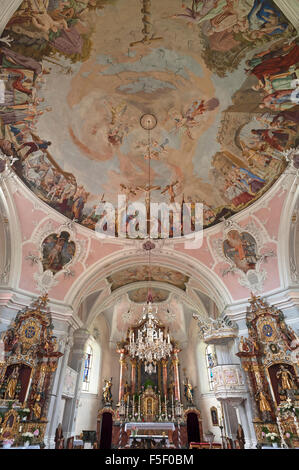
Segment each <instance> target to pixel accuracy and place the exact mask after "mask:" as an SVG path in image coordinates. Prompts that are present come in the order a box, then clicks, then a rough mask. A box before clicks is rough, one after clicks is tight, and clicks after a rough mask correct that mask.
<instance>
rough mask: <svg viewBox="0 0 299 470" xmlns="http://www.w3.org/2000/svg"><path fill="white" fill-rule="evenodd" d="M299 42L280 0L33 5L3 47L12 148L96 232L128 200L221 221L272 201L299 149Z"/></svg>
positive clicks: (2, 87)
mask: <svg viewBox="0 0 299 470" xmlns="http://www.w3.org/2000/svg"><path fill="white" fill-rule="evenodd" d="M295 36H296V34H295V30H294V28H293V26H292V25H291V24H290V23H289V22H288V20H286V18H285V17H284V16H283V14H282V12H280V10H279V9H278V7H277V6H276V5H275V3H274V2H272V1H270V0H267V1H263V0H239V1H230V0H218V1H217V0H206V1H205V0H203V1H199V0H198V1H192V2H191V1H190V2H187V1H186V2H181V1H180V0H164V1H163V2H158V1H155V0H143V2H140V1H137V0H128V1H126V2H124V1H121V0H82V1H76V0H65V1H64V0H26V1H24V2H23V3H22V5H21V6H20V8H19V10H18V11H17V12H16V13H15V15H14V16H13V18H12V19H11V20H10V22H9V23H8V24H7V26H6V28H5V30H4V33H3V35H2V38H1V42H0V49H1V56H0V64H1V77H0V98H1V103H0V120H1V140H0V149H1V150H2V154H3V155H5V156H6V157H13V158H14V160H15V161H14V170H15V172H16V173H17V175H18V176H19V177H20V178H21V179H22V180H23V181H24V182H25V184H26V185H27V186H28V187H29V188H30V189H31V190H32V191H33V192H34V193H35V194H36V195H37V196H38V197H40V198H41V199H42V200H43V201H44V202H46V203H47V204H49V205H50V206H51V207H53V208H54V209H56V210H58V211H59V212H61V213H62V214H64V215H65V216H67V217H68V218H70V219H72V220H74V221H75V222H78V223H80V224H82V225H83V226H85V227H88V228H90V229H93V230H94V229H95V228H96V226H97V224H98V223H99V221H100V219H101V217H103V214H100V213H99V212H98V204H99V202H104V201H108V202H110V203H112V204H114V205H116V206H117V197H118V195H119V194H123V195H126V197H127V202H128V204H129V203H130V202H133V201H144V200H147V198H148V197H149V195H150V198H151V201H153V202H161V201H165V202H176V203H178V204H182V203H183V202H189V203H196V202H200V203H202V204H203V210H204V213H203V219H204V220H203V221H204V226H205V227H208V226H210V225H213V224H216V223H217V222H219V221H221V220H222V219H223V217H225V218H226V217H229V216H230V215H232V214H234V213H237V212H238V211H240V210H242V209H244V208H245V207H247V206H248V205H250V204H251V203H252V202H254V201H255V200H256V199H258V198H259V197H260V196H262V194H264V193H265V191H267V189H269V188H270V187H271V186H272V184H273V183H274V182H275V181H276V180H277V178H278V177H279V176H280V174H281V173H282V172H283V171H284V170H285V168H286V165H287V162H286V158H285V151H286V150H287V149H289V148H292V147H294V146H296V145H297V144H298V121H299V107H298V103H299V91H298V90H299V81H298V77H299V75H298V65H299V45H298V44H297V42H296V39H295ZM217 38H218V39H217ZM220 39H221V40H220ZM217 44H218V46H219V45H220V44H221V47H222V49H221V50H217V47H216V46H217ZM221 57H222V59H220V58H221ZM224 57H225V58H228V57H230V59H229V65H228V63H226V62H225V60H226V59H225V60H224ZM220 63H221V64H222V65H221V67H220V65H219V64H220ZM145 113H151V114H154V115H155V116H156V118H157V121H158V124H157V126H156V127H155V128H154V129H153V130H152V132H151V135H150V141H149V136H148V133H147V131H146V130H144V129H143V128H142V127H141V125H140V117H141V116H142V115H143V114H145ZM149 159H150V165H151V185H150V186H149V185H148V165H149ZM131 217H132V216H131Z"/></svg>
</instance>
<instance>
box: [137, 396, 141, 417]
mask: <svg viewBox="0 0 299 470" xmlns="http://www.w3.org/2000/svg"><path fill="white" fill-rule="evenodd" d="M137 419H138V421H140V420H141V417H140V395H139V396H138V418H137Z"/></svg>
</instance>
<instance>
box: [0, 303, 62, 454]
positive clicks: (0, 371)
mask: <svg viewBox="0 0 299 470" xmlns="http://www.w3.org/2000/svg"><path fill="white" fill-rule="evenodd" d="M47 302H48V297H47V296H46V295H45V296H43V297H40V298H38V299H37V300H36V301H34V302H33V303H32V304H31V305H30V307H26V308H25V309H23V310H21V311H20V312H18V314H17V316H16V318H15V320H14V321H13V322H12V324H11V325H10V328H9V329H8V330H7V331H6V333H5V335H4V337H3V338H2V341H3V343H4V351H3V352H4V354H3V356H4V357H2V361H1V363H0V441H3V442H5V441H10V442H12V443H13V446H22V445H23V444H24V442H25V441H26V440H27V441H28V442H31V443H32V442H34V443H35V444H41V445H42V444H43V439H44V434H45V430H46V425H47V412H48V400H49V395H48V392H49V390H50V389H51V385H52V378H53V373H54V372H55V370H56V367H57V362H58V359H59V357H60V356H62V354H61V353H60V352H58V351H57V343H56V338H55V337H54V336H53V333H52V328H53V326H52V321H51V316H50V314H49V312H48V309H47Z"/></svg>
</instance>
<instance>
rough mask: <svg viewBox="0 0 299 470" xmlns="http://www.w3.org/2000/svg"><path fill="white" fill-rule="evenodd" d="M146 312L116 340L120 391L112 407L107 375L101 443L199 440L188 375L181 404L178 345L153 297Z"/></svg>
mask: <svg viewBox="0 0 299 470" xmlns="http://www.w3.org/2000/svg"><path fill="white" fill-rule="evenodd" d="M144 313H145V314H144V316H143V318H142V319H141V321H140V322H139V323H138V324H137V325H135V326H134V327H132V328H130V329H129V331H128V333H127V338H126V339H125V340H124V341H122V342H120V343H118V348H117V352H118V353H119V364H120V369H119V391H118V403H117V404H116V406H115V407H113V402H112V395H111V384H112V379H111V380H105V386H104V388H103V404H104V407H103V408H102V409H101V410H100V411H99V414H98V429H97V431H98V435H99V436H100V447H101V448H109V446H110V445H111V444H112V446H113V447H118V448H126V447H133V448H134V447H136V448H157V447H160V448H163V447H164V448H180V447H183V446H186V445H187V444H188V441H190V440H193V441H196V442H199V440H200V436H202V435H203V434H202V423H201V418H200V412H199V410H198V409H196V407H195V406H194V403H193V389H192V386H191V384H190V382H189V380H188V379H186V383H185V384H184V387H185V397H186V400H187V403H188V405H187V407H185V409H184V407H183V404H182V400H181V387H180V378H179V377H180V374H179V356H178V355H179V352H180V348H179V346H178V344H177V343H176V342H175V341H174V340H172V339H170V336H169V332H168V333H167V332H166V329H165V327H164V326H163V325H162V324H161V323H160V322H159V321H158V320H157V318H156V317H155V315H154V314H153V308H152V305H151V302H148V305H147V307H146V308H145V312H144ZM188 423H189V424H188ZM190 423H191V424H190ZM188 426H189V429H188ZM109 430H110V432H111V439H110V442H109V439H107V435H108V434H109ZM111 441H112V442H111Z"/></svg>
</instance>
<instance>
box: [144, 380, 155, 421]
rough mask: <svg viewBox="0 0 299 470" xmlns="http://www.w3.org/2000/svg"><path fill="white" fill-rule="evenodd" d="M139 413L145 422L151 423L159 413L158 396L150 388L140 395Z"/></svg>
mask: <svg viewBox="0 0 299 470" xmlns="http://www.w3.org/2000/svg"><path fill="white" fill-rule="evenodd" d="M140 402H141V412H142V416H143V417H144V420H145V421H148V422H152V421H154V420H155V419H156V416H157V415H158V412H159V396H158V394H157V393H155V392H154V390H153V388H152V387H151V386H149V387H147V389H146V390H145V392H143V393H142V394H141V397H140Z"/></svg>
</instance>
